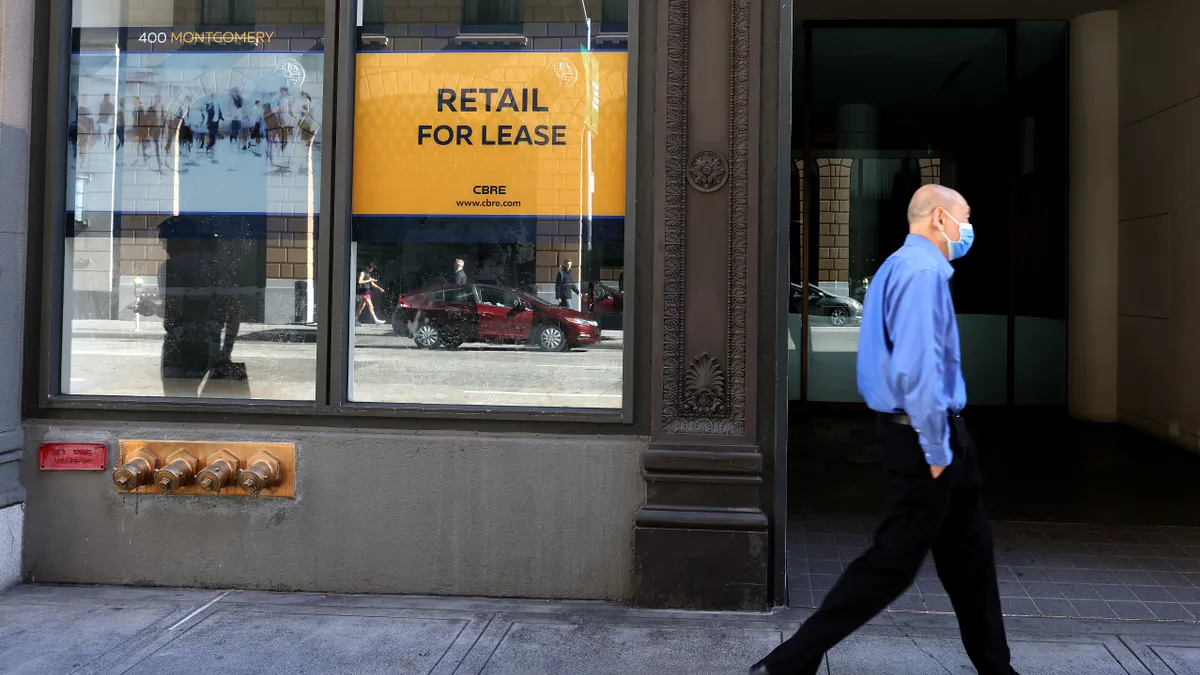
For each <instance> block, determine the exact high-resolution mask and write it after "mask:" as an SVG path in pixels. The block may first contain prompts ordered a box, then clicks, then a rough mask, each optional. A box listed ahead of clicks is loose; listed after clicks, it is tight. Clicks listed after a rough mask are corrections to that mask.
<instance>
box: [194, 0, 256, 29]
mask: <svg viewBox="0 0 1200 675" xmlns="http://www.w3.org/2000/svg"><path fill="white" fill-rule="evenodd" d="M250 1H251V2H257V0H250ZM218 2H220V3H223V4H224V5H225V8H226V9H225V14H226V16H227V17H228V18H229V20H228V21H224V22H222V21H209V20H208V19H207V18H205V15H206V14H207V13H208V10H209V8H210V7H211V6H212V4H211V3H218ZM246 2H247V0H200V24H201V25H203V26H242V25H247V24H253V23H254V19H253V18H251V19H250V21H249V22H246V21H239V20H238V10H239V9H243V8H244V7H245V3H246ZM255 9H257V7H254V6H252V7H251V9H250V13H251V14H253V13H254V10H255Z"/></svg>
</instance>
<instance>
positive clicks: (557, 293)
mask: <svg viewBox="0 0 1200 675" xmlns="http://www.w3.org/2000/svg"><path fill="white" fill-rule="evenodd" d="M572 294H574V295H579V294H580V293H579V285H578V284H576V283H575V280H574V279H572V278H571V261H570V260H568V261H566V262H564V263H563V264H562V267H560V268H558V278H557V279H556V280H555V281H554V297H555V299H557V300H558V306H559V307H570V306H571V298H572V297H574V296H573V295H572Z"/></svg>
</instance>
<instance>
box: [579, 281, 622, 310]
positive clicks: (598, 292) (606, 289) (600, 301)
mask: <svg viewBox="0 0 1200 675" xmlns="http://www.w3.org/2000/svg"><path fill="white" fill-rule="evenodd" d="M583 306H584V307H587V308H588V311H589V312H591V313H592V314H594V315H595V316H612V315H614V314H620V313H621V312H622V311H623V310H624V309H625V294H624V293H622V292H621V291H619V290H617V289H615V288H613V287H612V286H609V285H608V284H592V285H591V287H590V288H589V289H588V292H587V293H584V294H583Z"/></svg>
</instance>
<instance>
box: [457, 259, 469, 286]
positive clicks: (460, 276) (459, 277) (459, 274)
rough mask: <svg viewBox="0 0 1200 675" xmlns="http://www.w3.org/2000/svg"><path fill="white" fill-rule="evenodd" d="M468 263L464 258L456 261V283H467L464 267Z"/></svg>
mask: <svg viewBox="0 0 1200 675" xmlns="http://www.w3.org/2000/svg"><path fill="white" fill-rule="evenodd" d="M466 265H467V263H466V262H464V261H463V259H462V258H459V259H457V260H455V261H454V283H456V284H458V285H459V286H461V285H463V284H465V283H467V273H466V271H464V270H463V267H466Z"/></svg>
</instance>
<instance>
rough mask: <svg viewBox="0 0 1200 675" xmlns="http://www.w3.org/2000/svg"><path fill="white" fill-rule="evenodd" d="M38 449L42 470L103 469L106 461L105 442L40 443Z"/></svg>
mask: <svg viewBox="0 0 1200 675" xmlns="http://www.w3.org/2000/svg"><path fill="white" fill-rule="evenodd" d="M40 451H41V452H40V457H39V461H38V464H39V466H41V468H42V471H103V470H104V468H105V466H106V465H107V462H108V444H107V443H42V445H41V448H40Z"/></svg>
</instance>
